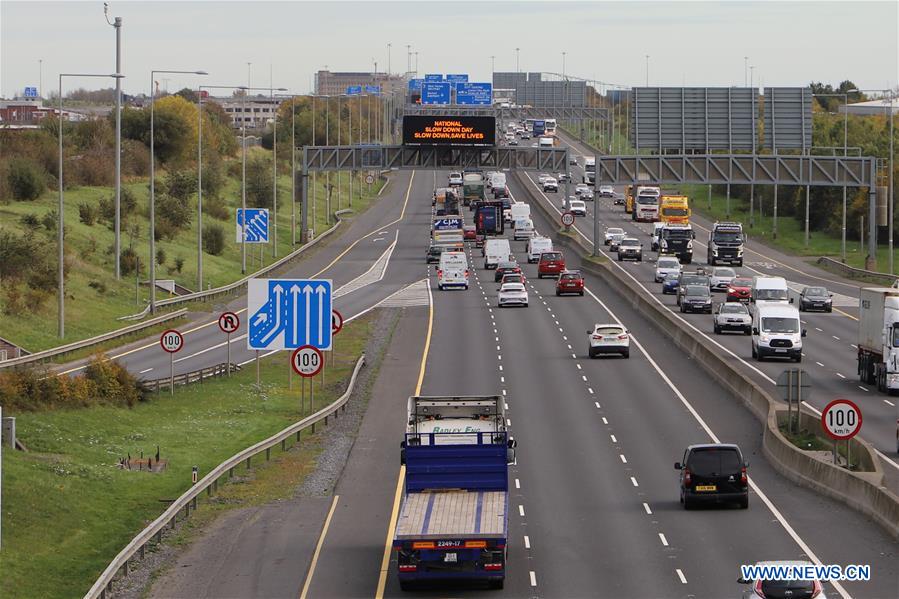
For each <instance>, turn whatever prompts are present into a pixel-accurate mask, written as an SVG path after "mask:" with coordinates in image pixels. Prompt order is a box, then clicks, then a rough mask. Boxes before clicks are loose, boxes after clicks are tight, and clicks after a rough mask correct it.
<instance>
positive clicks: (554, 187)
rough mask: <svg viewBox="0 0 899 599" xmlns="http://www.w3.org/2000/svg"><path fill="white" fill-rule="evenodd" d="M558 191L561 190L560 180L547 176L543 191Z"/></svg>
mask: <svg viewBox="0 0 899 599" xmlns="http://www.w3.org/2000/svg"><path fill="white" fill-rule="evenodd" d="M550 191H551V192H558V191H559V182H558V181H556V180H555V179H554V178H553V177H547V178H546V179H544V180H543V193H547V192H550Z"/></svg>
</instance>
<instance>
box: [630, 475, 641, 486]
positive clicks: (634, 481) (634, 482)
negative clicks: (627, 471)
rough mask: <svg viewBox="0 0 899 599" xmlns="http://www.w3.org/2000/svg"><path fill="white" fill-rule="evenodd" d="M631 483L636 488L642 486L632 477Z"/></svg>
mask: <svg viewBox="0 0 899 599" xmlns="http://www.w3.org/2000/svg"><path fill="white" fill-rule="evenodd" d="M631 482H632V483H633V484H634V486H635V487H639V486H640V485H639V484H637V479H636V478H634V477H633V476H632V477H631Z"/></svg>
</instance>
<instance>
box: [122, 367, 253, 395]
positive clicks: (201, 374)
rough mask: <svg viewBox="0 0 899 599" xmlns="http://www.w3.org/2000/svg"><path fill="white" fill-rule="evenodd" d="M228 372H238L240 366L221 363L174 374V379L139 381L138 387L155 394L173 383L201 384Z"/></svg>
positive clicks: (163, 378)
mask: <svg viewBox="0 0 899 599" xmlns="http://www.w3.org/2000/svg"><path fill="white" fill-rule="evenodd" d="M229 370H230V372H239V371H240V364H235V363H234V362H231V363H230V364H229V363H227V362H222V363H221V364H215V365H214V366H207V367H206V368H200V369H199V370H193V371H191V372H184V373H181V374H176V375H175V376H174V377H170V376H166V377H162V378H159V379H151V380H146V381H141V382H140V386H141V387H143V388H144V390H146V391H154V392H156V393H159V390H160V389H168V388H169V387H171V386H172V384H173V383H174V384H175V385H189V384H191V383H202V382H203V379H208V378H214V377H217V376H224V375H226V374H228V372H229Z"/></svg>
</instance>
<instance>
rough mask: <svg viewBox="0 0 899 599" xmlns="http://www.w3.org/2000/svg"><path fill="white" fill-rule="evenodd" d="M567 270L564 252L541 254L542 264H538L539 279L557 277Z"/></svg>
mask: <svg viewBox="0 0 899 599" xmlns="http://www.w3.org/2000/svg"><path fill="white" fill-rule="evenodd" d="M564 270H565V256H563V255H562V252H543V253H542V254H540V262H538V263H537V278H538V279H542V278H543V277H544V276H548V277H555V276H558V275H560V274H562V271H564Z"/></svg>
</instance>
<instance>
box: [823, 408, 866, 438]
mask: <svg viewBox="0 0 899 599" xmlns="http://www.w3.org/2000/svg"><path fill="white" fill-rule="evenodd" d="M821 426H823V427H824V432H825V433H827V435H828V436H829V437H830V438H831V439H834V440H836V441H845V440H847V439H851V438H852V437H854V436H855V435H857V434H858V431H860V430H861V429H862V411H861V410H860V409H859V408H858V406H857V405H855V404H854V403H853V402H851V401H849V400H848V399H835V400H833V401H832V402H830V403H829V404H827V407H825V408H824V411H823V412H821Z"/></svg>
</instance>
